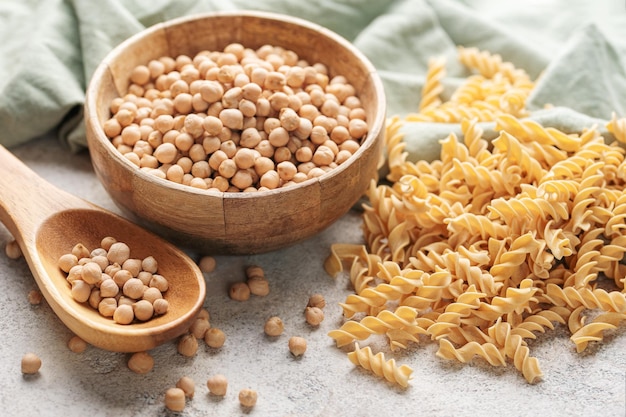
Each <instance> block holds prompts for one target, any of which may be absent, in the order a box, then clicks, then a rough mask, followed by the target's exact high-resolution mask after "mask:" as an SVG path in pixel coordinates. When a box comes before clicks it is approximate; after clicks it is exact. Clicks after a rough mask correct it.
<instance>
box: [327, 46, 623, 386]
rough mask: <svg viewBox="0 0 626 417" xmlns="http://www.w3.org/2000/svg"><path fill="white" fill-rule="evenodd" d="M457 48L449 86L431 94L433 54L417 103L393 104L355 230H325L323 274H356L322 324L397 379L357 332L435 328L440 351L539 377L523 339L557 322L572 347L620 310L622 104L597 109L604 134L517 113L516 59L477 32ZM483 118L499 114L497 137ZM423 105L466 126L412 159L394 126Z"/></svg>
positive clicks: (592, 337)
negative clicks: (335, 236)
mask: <svg viewBox="0 0 626 417" xmlns="http://www.w3.org/2000/svg"><path fill="white" fill-rule="evenodd" d="M459 57H460V60H461V62H462V63H463V64H465V65H466V66H467V67H468V68H470V69H473V70H475V71H477V72H478V74H476V75H474V76H471V77H469V78H468V80H467V82H466V83H465V84H463V85H461V86H460V87H459V88H458V90H457V91H456V92H455V93H454V94H453V95H452V96H451V98H450V100H449V101H446V102H441V103H440V102H439V101H438V98H439V94H438V93H437V92H438V91H440V89H439V87H438V86H440V85H441V84H440V83H441V77H442V76H443V75H442V74H443V68H441V61H432V64H431V67H430V70H429V74H428V75H427V85H425V87H424V96H423V99H422V104H421V105H420V112H419V113H415V114H411V115H408V116H407V117H406V119H404V120H403V119H400V118H399V117H393V118H390V119H389V120H388V124H387V130H386V136H385V145H386V147H387V159H388V161H387V162H388V167H389V174H388V176H387V178H386V179H387V180H388V183H380V184H377V183H375V182H372V184H371V186H370V188H369V190H368V191H367V197H368V202H367V204H366V205H365V206H364V212H363V231H364V240H365V244H364V245H344V244H340V243H338V244H335V245H333V246H332V247H331V255H330V256H329V258H328V259H327V261H326V264H325V267H326V270H327V272H328V273H329V274H330V275H332V276H336V275H337V274H338V273H339V272H341V271H343V269H344V265H347V264H349V265H350V268H349V274H350V279H351V282H352V284H353V286H354V289H355V292H354V294H350V295H348V296H347V297H346V299H345V301H344V302H343V303H341V304H340V305H341V307H342V309H343V314H344V317H345V322H344V323H343V325H342V326H341V327H340V328H339V329H337V330H333V331H331V332H330V333H329V335H330V337H332V338H333V339H335V341H336V343H337V345H338V346H345V345H349V344H350V343H353V342H354V343H355V346H356V348H355V350H354V351H353V352H351V353H349V358H350V360H351V361H352V362H354V363H355V364H359V365H361V366H363V367H365V368H367V369H371V370H372V371H373V372H374V373H375V374H377V375H379V376H384V377H385V378H386V379H387V380H389V381H392V382H397V383H399V384H400V385H403V384H404V383H406V382H408V379H407V378H406V377H402V378H400V377H399V374H398V371H397V369H404V371H403V372H402V375H409V374H410V372H409V368H408V367H404V368H403V367H400V368H398V367H397V365H396V364H395V362H391V363H386V364H385V362H384V360H383V359H382V357H383V353H382V352H379V353H378V354H377V355H374V354H373V352H372V351H371V348H370V347H369V346H366V347H364V348H360V347H359V345H358V343H357V342H356V341H359V342H362V341H366V340H367V339H368V338H369V337H370V336H371V335H385V336H386V337H387V340H388V342H389V346H390V348H391V349H392V350H396V349H406V348H407V347H408V346H410V345H411V344H417V343H420V342H422V341H425V340H431V341H432V342H434V343H438V345H439V349H438V351H437V356H438V357H440V358H442V359H448V360H457V361H460V362H469V361H472V360H473V359H474V358H476V357H478V358H482V359H483V360H485V361H487V362H488V363H490V364H491V365H494V366H504V365H506V364H507V363H508V362H510V363H512V364H513V365H514V366H515V368H516V369H517V370H518V371H519V372H520V373H521V374H522V376H523V377H524V378H525V379H526V380H527V381H528V382H529V383H535V382H537V381H539V380H540V379H541V378H542V376H543V375H542V371H541V369H540V361H539V358H537V357H534V356H533V355H532V352H531V349H530V348H529V345H528V343H527V341H528V340H529V339H535V338H537V336H538V335H539V334H543V333H546V331H548V330H551V329H554V327H555V324H560V325H565V326H567V328H568V329H569V331H570V333H571V341H572V343H573V344H574V346H575V348H576V350H577V351H578V352H581V351H583V350H585V349H586V348H587V347H588V346H589V343H590V342H598V341H602V340H603V338H604V334H605V333H606V332H607V331H614V330H615V329H617V328H618V327H619V326H620V325H621V324H622V323H623V322H624V321H625V320H626V290H625V289H624V287H625V280H626V278H624V277H625V275H626V263H624V254H625V252H626V192H625V190H624V188H625V186H626V160H625V155H626V151H625V150H624V148H623V147H622V146H620V144H624V143H626V118H618V117H617V116H616V115H613V116H612V120H611V121H610V123H609V124H608V125H607V129H608V130H609V132H611V133H612V134H613V136H614V137H615V142H613V143H606V142H605V140H604V138H603V137H602V136H601V135H600V134H599V133H598V132H597V130H596V129H595V127H594V126H590V127H589V128H588V129H586V130H584V131H582V132H580V133H578V134H566V133H564V132H562V131H559V130H557V129H554V128H546V127H543V126H541V125H540V124H538V123H536V122H533V121H531V120H528V119H524V118H521V116H523V115H526V114H527V112H526V110H525V99H526V96H527V95H528V93H529V92H530V91H531V90H532V88H533V82H532V81H531V80H530V78H529V77H528V75H527V74H526V73H525V72H524V71H522V70H519V69H516V68H515V67H514V66H513V65H512V64H510V63H506V62H503V61H502V59H501V58H500V57H499V56H497V55H490V54H489V53H487V52H481V51H478V50H475V49H472V48H459ZM482 120H492V121H495V124H496V130H497V131H498V132H499V135H498V137H497V138H496V139H494V140H492V141H491V142H490V141H488V140H487V139H485V138H483V132H482V130H481V129H480V127H479V125H478V122H479V121H482ZM420 121H430V122H455V123H460V125H461V131H462V137H457V136H456V135H455V134H450V135H448V137H446V138H444V139H442V140H441V154H440V158H439V159H438V160H436V161H430V162H428V161H417V162H413V161H409V160H408V157H407V153H406V152H405V151H404V143H403V136H402V131H401V128H402V126H403V125H404V124H405V123H407V122H420ZM403 366H404V365H403ZM403 378H404V379H403Z"/></svg>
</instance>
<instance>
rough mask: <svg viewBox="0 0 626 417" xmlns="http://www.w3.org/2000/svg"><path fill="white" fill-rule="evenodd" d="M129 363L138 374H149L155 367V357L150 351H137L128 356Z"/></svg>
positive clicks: (130, 367) (131, 368)
mask: <svg viewBox="0 0 626 417" xmlns="http://www.w3.org/2000/svg"><path fill="white" fill-rule="evenodd" d="M127 365H128V369H130V370H131V371H133V372H135V373H136V374H147V373H148V372H150V371H151V370H152V368H154V358H153V357H152V356H151V355H150V354H149V353H148V352H136V353H133V354H132V355H131V356H130V358H128V363H127Z"/></svg>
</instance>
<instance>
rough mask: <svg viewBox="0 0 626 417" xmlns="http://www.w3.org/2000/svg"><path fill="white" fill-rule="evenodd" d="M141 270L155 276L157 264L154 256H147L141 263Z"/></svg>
mask: <svg viewBox="0 0 626 417" xmlns="http://www.w3.org/2000/svg"><path fill="white" fill-rule="evenodd" d="M141 269H142V270H144V271H146V272H150V273H152V274H155V273H156V272H157V270H158V263H157V261H156V259H154V256H148V257H146V258H144V259H143V260H142V261H141Z"/></svg>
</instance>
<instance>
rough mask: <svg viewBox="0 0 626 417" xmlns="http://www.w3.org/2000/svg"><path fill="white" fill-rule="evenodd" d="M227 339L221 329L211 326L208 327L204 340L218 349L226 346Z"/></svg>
mask: <svg viewBox="0 0 626 417" xmlns="http://www.w3.org/2000/svg"><path fill="white" fill-rule="evenodd" d="M225 341H226V335H225V334H224V332H223V331H222V330H220V329H217V328H215V327H211V328H210V329H207V331H206V333H205V334H204V342H205V343H206V344H207V345H208V346H209V347H212V348H215V349H218V348H221V347H222V346H224V342H225Z"/></svg>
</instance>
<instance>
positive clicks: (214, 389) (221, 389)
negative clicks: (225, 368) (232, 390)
mask: <svg viewBox="0 0 626 417" xmlns="http://www.w3.org/2000/svg"><path fill="white" fill-rule="evenodd" d="M206 385H207V388H208V389H209V392H210V393H211V394H213V395H219V396H224V395H226V390H227V388H228V380H227V379H226V377H225V376H224V375H222V374H216V375H213V376H212V377H210V378H209V379H208V380H207V382H206Z"/></svg>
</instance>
